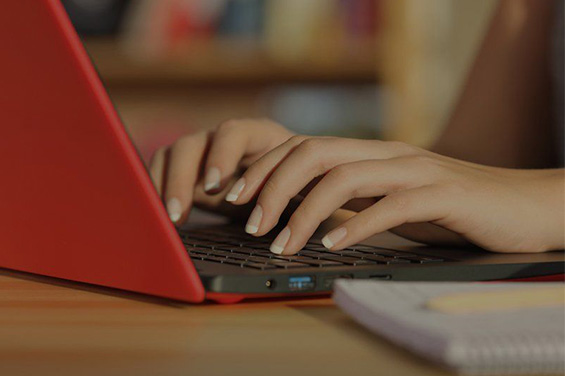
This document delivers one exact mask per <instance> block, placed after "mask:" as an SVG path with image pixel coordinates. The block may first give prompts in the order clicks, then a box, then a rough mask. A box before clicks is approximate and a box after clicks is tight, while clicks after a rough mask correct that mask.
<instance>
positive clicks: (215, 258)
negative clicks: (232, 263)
mask: <svg viewBox="0 0 565 376" xmlns="http://www.w3.org/2000/svg"><path fill="white" fill-rule="evenodd" d="M203 260H205V261H213V262H220V263H222V262H224V261H226V260H227V259H226V258H224V257H217V256H210V255H208V256H205V257H203Z"/></svg>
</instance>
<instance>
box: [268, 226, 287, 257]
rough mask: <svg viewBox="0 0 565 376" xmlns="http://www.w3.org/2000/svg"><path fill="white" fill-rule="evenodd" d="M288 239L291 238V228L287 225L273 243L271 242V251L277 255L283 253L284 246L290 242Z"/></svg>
mask: <svg viewBox="0 0 565 376" xmlns="http://www.w3.org/2000/svg"><path fill="white" fill-rule="evenodd" d="M288 239H290V228H288V227H285V228H284V229H283V230H282V231H281V232H280V233H279V235H278V236H277V237H276V238H275V240H274V241H273V244H271V248H270V250H271V252H273V253H275V254H277V255H280V254H281V253H283V251H284V247H285V246H286V243H288Z"/></svg>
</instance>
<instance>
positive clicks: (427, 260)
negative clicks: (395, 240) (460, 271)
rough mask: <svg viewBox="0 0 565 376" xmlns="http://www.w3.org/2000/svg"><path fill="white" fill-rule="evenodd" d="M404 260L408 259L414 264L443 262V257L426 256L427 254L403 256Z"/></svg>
mask: <svg viewBox="0 0 565 376" xmlns="http://www.w3.org/2000/svg"><path fill="white" fill-rule="evenodd" d="M402 259H403V260H408V261H410V262H411V263H414V264H427V263H432V262H443V261H444V260H443V259H441V258H434V257H426V256H402Z"/></svg>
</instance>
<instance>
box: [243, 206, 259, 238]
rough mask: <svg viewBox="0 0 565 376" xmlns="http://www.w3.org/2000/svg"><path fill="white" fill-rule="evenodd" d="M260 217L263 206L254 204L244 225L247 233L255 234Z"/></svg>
mask: <svg viewBox="0 0 565 376" xmlns="http://www.w3.org/2000/svg"><path fill="white" fill-rule="evenodd" d="M261 218H263V208H262V207H261V205H257V206H255V209H253V211H252V212H251V215H250V216H249V219H248V220H247V224H246V225H245V232H246V233H248V234H255V233H256V232H257V231H258V230H259V225H260V224H261Z"/></svg>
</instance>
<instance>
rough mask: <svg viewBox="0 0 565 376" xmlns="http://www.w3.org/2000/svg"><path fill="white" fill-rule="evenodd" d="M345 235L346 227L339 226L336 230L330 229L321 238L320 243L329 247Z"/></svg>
mask: <svg viewBox="0 0 565 376" xmlns="http://www.w3.org/2000/svg"><path fill="white" fill-rule="evenodd" d="M345 235H347V229H346V228H345V227H340V228H338V229H336V230H333V231H330V232H328V233H327V234H326V236H324V237H323V238H322V244H323V245H324V247H326V248H327V249H331V248H332V247H333V246H334V245H336V244H337V243H339V242H340V241H341V240H342V239H343V238H345Z"/></svg>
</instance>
